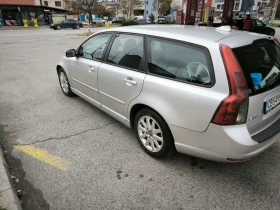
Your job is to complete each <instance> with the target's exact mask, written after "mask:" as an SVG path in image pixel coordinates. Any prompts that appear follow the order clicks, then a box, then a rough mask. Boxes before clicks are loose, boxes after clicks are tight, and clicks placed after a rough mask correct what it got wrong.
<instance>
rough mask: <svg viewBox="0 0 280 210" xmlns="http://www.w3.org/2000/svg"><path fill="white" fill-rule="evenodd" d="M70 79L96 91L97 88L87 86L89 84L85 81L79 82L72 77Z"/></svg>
mask: <svg viewBox="0 0 280 210" xmlns="http://www.w3.org/2000/svg"><path fill="white" fill-rule="evenodd" d="M72 80H74V81H76V82H78V83H80V84H81V85H84V86H86V87H88V88H90V89H92V90H94V91H96V92H98V90H97V89H95V88H93V87H91V86H89V85H86V84H85V83H82V82H80V81H79V80H76V79H74V78H73V77H72Z"/></svg>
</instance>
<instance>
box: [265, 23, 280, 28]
mask: <svg viewBox="0 0 280 210" xmlns="http://www.w3.org/2000/svg"><path fill="white" fill-rule="evenodd" d="M267 26H270V27H278V23H269V24H267Z"/></svg>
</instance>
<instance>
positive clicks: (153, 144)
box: [137, 115, 163, 152]
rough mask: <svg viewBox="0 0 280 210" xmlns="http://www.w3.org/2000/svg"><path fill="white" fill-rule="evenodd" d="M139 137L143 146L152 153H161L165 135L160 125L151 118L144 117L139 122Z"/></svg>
mask: <svg viewBox="0 0 280 210" xmlns="http://www.w3.org/2000/svg"><path fill="white" fill-rule="evenodd" d="M137 130H138V135H139V138H140V140H141V142H142V144H143V145H144V146H145V147H146V148H147V149H148V150H149V151H151V152H159V151H160V150H161V149H162V146H163V134H162V130H161V128H160V126H159V124H158V123H157V122H156V120H155V119H153V118H152V117H150V116H147V115H144V116H142V117H141V118H140V119H139V121H138V126H137Z"/></svg>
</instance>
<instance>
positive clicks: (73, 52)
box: [66, 49, 76, 58]
mask: <svg viewBox="0 0 280 210" xmlns="http://www.w3.org/2000/svg"><path fill="white" fill-rule="evenodd" d="M75 56H76V50H75V49H71V50H67V51H66V57H67V58H71V57H75Z"/></svg>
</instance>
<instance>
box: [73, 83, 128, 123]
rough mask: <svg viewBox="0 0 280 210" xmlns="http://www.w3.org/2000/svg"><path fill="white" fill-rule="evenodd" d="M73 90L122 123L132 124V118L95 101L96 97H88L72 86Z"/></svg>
mask: <svg viewBox="0 0 280 210" xmlns="http://www.w3.org/2000/svg"><path fill="white" fill-rule="evenodd" d="M71 90H72V91H73V92H74V93H75V94H77V95H79V96H80V97H81V98H83V99H85V100H86V101H88V102H89V103H91V104H93V105H94V106H96V107H97V108H98V109H100V110H102V111H104V112H105V113H107V114H108V115H110V116H112V117H113V118H115V119H116V120H120V122H121V123H123V124H124V125H126V126H127V127H129V128H130V127H131V125H130V120H129V119H127V118H126V117H124V116H123V115H121V114H119V113H117V112H115V111H114V110H112V109H110V108H108V107H107V106H104V105H102V104H101V103H99V102H98V101H95V100H94V99H92V98H90V97H88V96H87V95H85V94H83V93H82V92H80V91H78V90H76V89H75V88H72V87H71Z"/></svg>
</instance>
